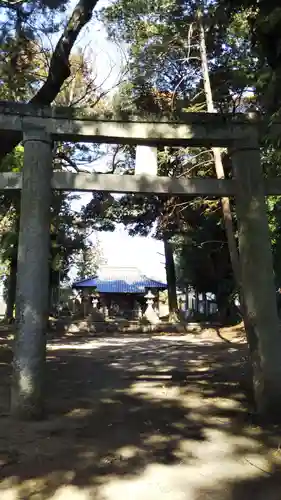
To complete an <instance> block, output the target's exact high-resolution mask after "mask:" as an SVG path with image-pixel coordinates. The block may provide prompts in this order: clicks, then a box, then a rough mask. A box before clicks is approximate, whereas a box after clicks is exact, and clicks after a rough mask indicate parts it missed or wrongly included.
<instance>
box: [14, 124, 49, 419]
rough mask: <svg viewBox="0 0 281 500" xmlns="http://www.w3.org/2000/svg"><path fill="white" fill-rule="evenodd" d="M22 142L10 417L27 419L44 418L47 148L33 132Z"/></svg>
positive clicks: (43, 139) (43, 138) (39, 132)
mask: <svg viewBox="0 0 281 500" xmlns="http://www.w3.org/2000/svg"><path fill="white" fill-rule="evenodd" d="M23 143H24V167H23V177H22V190H21V218H20V233H19V243H18V274H17V297H16V335H15V341H14V358H13V375H12V394H11V413H12V415H14V416H16V417H19V418H23V419H32V418H41V417H42V416H43V414H44V404H43V403H44V379H45V373H44V372H45V364H46V363H45V357H46V356H45V353H46V330H47V321H48V289H49V252H50V247H49V243H50V240H49V238H50V203H51V178H52V146H51V138H50V136H49V135H48V134H47V133H46V132H45V130H44V129H38V128H36V129H34V128H31V129H30V130H26V131H24V135H23Z"/></svg>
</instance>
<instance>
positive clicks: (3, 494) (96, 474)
mask: <svg viewBox="0 0 281 500" xmlns="http://www.w3.org/2000/svg"><path fill="white" fill-rule="evenodd" d="M48 349H49V356H48V363H47V366H48V407H49V417H48V419H47V420H46V421H44V422H35V423H19V422H17V423H16V422H12V421H11V420H10V419H9V417H8V416H7V408H8V400H7V394H8V393H7V390H6V387H7V380H8V379H7V377H8V363H9V360H10V355H9V354H8V353H7V352H6V351H5V352H4V351H3V359H4V361H3V364H2V363H1V362H0V373H1V370H2V372H3V373H2V384H3V383H4V385H5V387H4V388H3V387H0V389H1V395H2V396H3V398H4V399H3V400H2V403H1V405H2V406H1V408H0V409H1V411H2V413H1V415H2V417H1V426H0V474H1V478H2V482H1V485H0V498H1V500H2V499H3V500H27V499H31V500H46V499H52V500H94V499H95V500H119V499H120V500H121V499H122V500H126V499H128V500H131V499H133V500H143V499H145V500H158V499H159V500H160V498H161V499H164V500H205V499H207V500H208V499H211V500H246V499H247V500H248V499H249V498H251V497H252V496H253V497H254V498H255V499H257V500H261V499H267V500H280V499H281V473H280V475H279V463H281V452H280V451H279V444H280V443H281V439H280V438H279V436H280V432H279V429H278V428H277V427H276V426H275V427H272V426H271V427H267V428H262V427H259V426H258V425H257V424H256V423H254V421H253V417H252V415H251V413H252V407H251V396H250V391H249V386H250V384H249V370H248V366H247V363H246V348H245V345H244V344H243V343H238V342H235V343H231V342H230V341H228V342H224V341H223V340H221V339H220V338H219V337H218V336H217V335H215V334H213V337H212V335H211V334H208V335H205V336H204V335H202V336H196V335H186V336H182V335H181V336H176V335H175V336H167V337H165V336H155V337H152V336H148V335H142V336H141V337H138V336H127V335H124V336H120V337H110V338H104V337H103V338H88V339H87V338H79V339H74V338H73V337H72V338H70V339H67V338H63V339H61V340H60V339H58V338H54V339H50V342H49V348H48ZM3 381H4V382H3ZM5 398H6V399H5Z"/></svg>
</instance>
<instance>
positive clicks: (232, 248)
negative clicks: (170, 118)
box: [198, 12, 255, 345]
mask: <svg viewBox="0 0 281 500" xmlns="http://www.w3.org/2000/svg"><path fill="white" fill-rule="evenodd" d="M198 25H199V33H200V57H201V65H202V76H203V83H204V91H205V97H206V104H207V111H208V112H209V113H215V112H216V110H215V107H214V102H213V95H212V88H211V82H210V76H209V68H208V59H207V50H206V42H205V31H204V26H203V23H202V14H201V13H200V12H198ZM212 152H213V156H214V162H215V170H216V175H217V178H218V179H224V178H225V173H224V167H223V162H222V155H221V150H220V149H219V148H212ZM221 206H222V214H223V221H224V227H225V233H226V238H227V243H228V249H229V256H230V261H231V266H232V270H233V275H234V280H235V283H236V287H237V291H238V294H239V298H240V306H241V313H242V315H243V319H244V326H245V331H246V336H247V340H248V342H249V345H250V343H252V342H255V340H254V337H255V332H254V329H253V326H252V325H251V322H250V320H249V316H248V313H247V310H246V304H245V300H244V296H243V289H242V283H241V269H240V262H239V253H238V249H237V244H236V238H235V232H234V227H233V218H232V213H231V205H230V200H229V198H227V197H223V198H221Z"/></svg>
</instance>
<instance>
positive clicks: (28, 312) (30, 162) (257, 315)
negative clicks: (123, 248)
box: [0, 102, 281, 418]
mask: <svg viewBox="0 0 281 500" xmlns="http://www.w3.org/2000/svg"><path fill="white" fill-rule="evenodd" d="M265 126H266V124H264V123H263V121H262V120H260V119H259V118H257V117H256V116H255V115H251V114H249V115H234V116H233V115H231V116H225V115H224V116H220V115H217V114H207V113H195V114H194V113H191V114H190V113H186V114H183V115H182V120H181V121H180V122H167V121H160V122H159V121H158V122H154V121H153V119H152V120H151V121H149V120H148V121H141V120H137V119H133V118H131V119H127V120H124V119H121V118H118V117H117V118H115V119H114V118H113V119H106V118H103V117H97V115H94V114H93V111H92V110H90V112H89V111H87V110H83V109H82V110H79V109H78V110H73V109H69V108H43V109H42V108H37V107H34V106H30V105H28V104H14V103H6V102H4V103H3V102H2V103H0V130H1V134H2V138H3V139H2V140H5V134H9V137H10V136H11V135H12V136H14V137H15V140H16V139H18V140H19V141H20V140H23V144H24V168H23V173H22V174H17V173H9V172H5V173H2V174H0V190H9V189H10V190H11V189H21V190H22V192H21V220H20V234H19V249H18V276H17V302H16V303H17V310H18V311H19V317H18V321H17V332H16V336H15V342H14V361H13V377H12V397H11V410H12V413H13V414H14V415H16V416H19V417H22V418H38V417H40V416H41V415H42V412H43V407H44V405H43V402H44V371H45V350H46V329H47V318H48V286H49V284H48V281H49V279H48V278H49V270H48V257H49V234H50V233H49V231H50V229H49V225H50V217H49V212H50V201H51V190H52V189H58V190H63V191H75V190H76V191H95V190H98V191H107V192H113V193H114V192H117V193H120V192H129V193H143V194H148V193H155V194H174V195H179V196H188V195H192V196H194V195H209V196H220V197H222V196H235V199H236V213H237V218H238V225H239V251H240V260H241V275H242V283H243V289H244V298H245V303H246V306H247V310H248V313H249V315H250V318H251V321H252V324H253V326H254V328H255V331H256V334H257V338H258V345H259V352H260V363H261V377H260V380H258V386H257V387H256V393H257V394H259V397H260V401H261V403H260V410H261V411H262V412H264V413H266V412H268V411H270V409H272V408H273V407H274V406H276V405H275V403H276V400H277V401H278V406H279V402H280V397H281V363H280V362H279V360H280V358H281V335H280V334H279V326H278V315H277V308H276V296H275V286H274V277H273V264H272V252H271V244H270V235H269V229H268V222H267V216H266V205H265V195H269V194H277V193H281V180H280V179H272V180H265V179H263V173H262V167H261V162H260V153H259V136H260V133H261V131H262V130H263V129H264V127H265ZM270 133H271V134H272V137H274V136H278V135H279V136H280V134H281V125H279V124H278V123H276V124H271V129H270ZM53 140H60V141H63V140H65V141H73V142H94V143H98V142H102V143H113V144H116V143H119V144H126V143H127V144H134V145H140V146H141V147H143V146H146V147H147V149H145V150H144V151H146V152H147V155H148V156H147V160H148V162H147V163H146V164H143V163H141V162H140V161H137V166H136V174H135V175H122V176H119V175H114V174H85V173H69V172H53V168H52V141H53ZM158 145H171V146H214V147H216V146H217V147H226V146H227V147H229V148H230V149H231V154H232V164H233V179H232V180H225V179H198V178H197V179H196V178H190V179H174V178H168V177H160V176H157V160H156V157H157V149H156V148H157V146H158ZM148 146H149V148H148ZM139 151H140V150H139ZM261 242H262V244H261Z"/></svg>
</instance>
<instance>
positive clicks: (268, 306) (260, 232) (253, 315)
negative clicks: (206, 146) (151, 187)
mask: <svg viewBox="0 0 281 500" xmlns="http://www.w3.org/2000/svg"><path fill="white" fill-rule="evenodd" d="M232 163H233V169H234V176H235V179H236V183H237V186H236V214H237V219H238V230H239V252H240V264H241V276H242V286H243V291H244V299H245V306H246V308H247V312H248V316H249V320H250V323H251V325H252V327H253V330H254V332H255V339H252V342H251V343H252V345H250V350H251V355H252V363H253V377H254V392H255V399H256V405H257V410H258V412H259V413H260V414H261V415H264V416H266V417H269V418H275V417H277V418H280V417H281V405H280V400H281V332H280V327H279V319H278V314H277V303H276V291H275V283H274V274H273V259H272V250H271V241H270V233H269V227H268V220H267V211H266V203H265V193H264V181H263V171H262V166H261V160H260V151H259V144H258V141H257V140H256V139H255V137H253V138H252V139H250V140H249V142H246V141H245V143H240V142H239V143H236V144H235V148H234V149H233V151H232Z"/></svg>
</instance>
